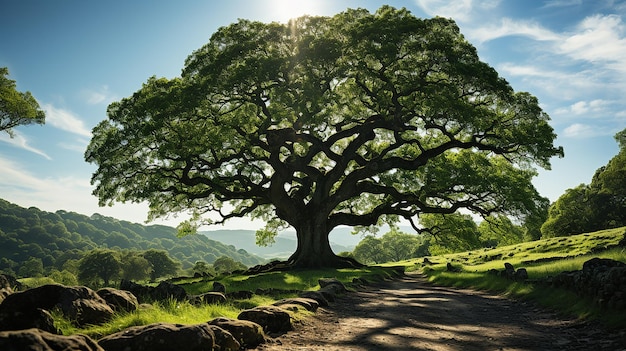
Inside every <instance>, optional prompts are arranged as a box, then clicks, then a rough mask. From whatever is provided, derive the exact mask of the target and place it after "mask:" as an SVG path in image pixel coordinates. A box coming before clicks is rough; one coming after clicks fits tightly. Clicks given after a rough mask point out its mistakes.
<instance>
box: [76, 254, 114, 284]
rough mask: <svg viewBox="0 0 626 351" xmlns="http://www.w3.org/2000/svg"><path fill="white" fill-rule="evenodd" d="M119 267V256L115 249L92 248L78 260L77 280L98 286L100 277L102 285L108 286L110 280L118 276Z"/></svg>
mask: <svg viewBox="0 0 626 351" xmlns="http://www.w3.org/2000/svg"><path fill="white" fill-rule="evenodd" d="M121 269H122V267H121V262H120V258H119V256H118V255H117V253H116V252H115V251H112V250H101V249H98V250H93V251H91V252H89V253H88V254H87V255H85V257H83V258H82V259H81V260H80V265H79V266H78V280H79V281H80V282H81V283H83V284H89V285H93V286H99V285H100V279H101V280H102V282H103V283H104V286H110V282H111V280H112V279H115V278H117V277H119V275H120V273H121Z"/></svg>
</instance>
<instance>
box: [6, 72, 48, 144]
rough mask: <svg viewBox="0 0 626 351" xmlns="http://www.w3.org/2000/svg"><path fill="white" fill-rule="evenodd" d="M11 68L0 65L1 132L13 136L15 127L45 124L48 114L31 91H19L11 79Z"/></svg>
mask: <svg viewBox="0 0 626 351" xmlns="http://www.w3.org/2000/svg"><path fill="white" fill-rule="evenodd" d="M8 75H9V69H8V68H6V67H0V132H1V131H5V132H7V133H9V135H10V136H13V127H16V126H19V125H27V124H33V123H35V124H44V122H45V118H46V115H45V113H44V112H43V111H42V110H40V109H39V103H37V100H35V98H34V97H33V96H32V95H31V93H30V92H28V91H27V92H25V93H23V92H19V91H17V89H16V85H15V81H14V80H11V79H9V77H8Z"/></svg>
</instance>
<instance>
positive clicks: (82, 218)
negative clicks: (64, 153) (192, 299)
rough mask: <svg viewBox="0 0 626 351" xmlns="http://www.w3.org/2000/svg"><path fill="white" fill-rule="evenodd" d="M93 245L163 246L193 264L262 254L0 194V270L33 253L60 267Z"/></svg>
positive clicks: (252, 261)
mask: <svg viewBox="0 0 626 351" xmlns="http://www.w3.org/2000/svg"><path fill="white" fill-rule="evenodd" d="M95 248H111V249H128V250H140V251H141V250H149V249H157V250H165V251H167V252H168V254H169V256H170V257H172V258H175V259H176V260H178V261H180V262H181V263H182V268H183V269H184V268H189V267H191V266H192V265H193V264H194V263H195V262H196V261H205V262H207V263H213V262H214V261H215V260H216V259H217V258H219V257H221V256H228V257H230V258H232V259H234V260H235V261H239V262H242V263H243V264H245V265H247V266H252V265H256V264H260V263H263V262H265V260H264V259H262V258H260V257H258V256H255V255H253V254H250V253H248V252H247V251H245V250H243V249H239V250H238V249H237V248H235V247H234V246H232V245H225V244H223V243H221V242H218V241H215V240H211V239H209V238H207V237H206V236H204V235H190V236H186V237H183V238H178V237H176V229H175V228H172V227H168V226H162V225H149V226H145V225H141V224H137V223H131V222H127V221H120V220H117V219H115V218H111V217H105V216H102V215H99V214H94V215H92V216H86V215H82V214H78V213H75V212H67V211H64V210H59V211H56V212H54V213H52V212H46V211H41V210H39V209H38V208H35V207H30V208H23V207H20V206H18V205H15V204H12V203H10V202H8V201H5V200H2V199H0V271H17V268H18V267H20V266H21V265H22V264H23V263H24V262H26V261H27V260H29V259H31V258H32V257H35V258H41V260H42V261H43V265H44V268H46V269H47V268H57V269H61V268H62V265H63V263H64V262H65V261H67V259H69V258H74V256H75V255H73V253H78V252H85V251H88V250H91V249H95Z"/></svg>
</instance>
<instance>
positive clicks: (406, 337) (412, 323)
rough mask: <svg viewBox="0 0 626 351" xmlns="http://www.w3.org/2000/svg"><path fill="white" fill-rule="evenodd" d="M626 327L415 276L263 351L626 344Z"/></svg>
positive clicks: (363, 295)
mask: <svg viewBox="0 0 626 351" xmlns="http://www.w3.org/2000/svg"><path fill="white" fill-rule="evenodd" d="M625 337H626V335H625V334H624V332H623V331H621V332H620V331H613V332H609V331H607V330H604V329H602V328H601V327H600V326H597V325H595V324H592V323H588V322H580V321H575V320H571V319H563V318H561V317H559V316H557V315H556V314H554V313H550V312H548V311H545V310H543V309H540V308H537V307H535V306H534V305H532V304H529V303H525V302H520V301H515V300H510V299H507V298H503V297H499V296H494V295H490V294H487V293H482V292H477V291H473V290H466V289H456V288H445V287H436V286H431V285H430V284H428V283H427V282H426V280H425V279H423V277H421V276H419V275H416V274H412V275H407V276H406V277H403V278H401V279H397V280H394V281H389V282H385V283H383V284H380V285H378V286H372V287H369V288H367V290H364V291H359V292H356V293H349V294H346V295H344V296H341V297H339V298H338V299H337V301H335V302H332V303H331V306H330V307H328V308H324V309H319V310H318V313H317V314H316V315H315V316H314V317H311V318H308V319H306V320H305V321H303V323H302V324H301V325H298V326H297V327H296V330H295V331H293V332H290V333H288V334H285V335H283V336H281V337H279V338H278V339H276V340H275V342H274V343H270V344H267V345H263V346H260V347H259V348H258V349H259V350H266V351H276V350H312V351H313V350H338V351H342V350H351V351H372V350H392V351H396V350H397V351H400V350H432V351H443V350H470V351H471V350H626V341H625V340H624V338H625Z"/></svg>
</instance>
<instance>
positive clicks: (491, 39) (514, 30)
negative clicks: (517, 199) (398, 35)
mask: <svg viewBox="0 0 626 351" xmlns="http://www.w3.org/2000/svg"><path fill="white" fill-rule="evenodd" d="M0 3H1V6H0V7H1V8H2V11H0V67H1V66H7V67H8V68H9V72H10V77H11V78H12V79H14V80H16V81H17V86H18V90H20V91H30V92H31V93H32V94H33V95H34V96H35V98H36V99H37V100H38V101H39V103H40V105H41V106H42V108H43V109H44V110H45V111H46V114H47V116H46V124H45V125H44V126H22V127H18V128H16V129H15V134H16V135H15V137H14V138H13V139H10V138H9V137H8V135H6V133H1V134H0V198H3V199H5V200H7V201H10V202H13V203H16V204H18V205H20V206H23V207H31V206H35V207H38V208H40V209H42V210H46V211H56V210H58V209H64V210H68V211H75V212H78V213H82V214H86V215H91V214H92V213H100V214H103V215H108V216H113V217H116V218H119V219H124V220H129V221H133V222H139V223H141V222H143V221H144V220H145V219H146V213H147V206H145V205H142V204H125V205H116V206H113V207H106V208H100V207H98V205H97V199H96V198H95V197H93V196H92V195H91V191H92V189H93V187H92V186H91V185H90V183H89V179H90V177H91V174H92V173H93V172H94V171H95V166H94V165H91V164H87V163H86V162H85V161H84V159H83V152H84V149H85V147H86V146H87V144H88V142H89V140H90V135H91V129H92V128H93V127H94V126H95V125H96V124H97V123H98V122H100V121H101V120H103V119H105V118H106V107H107V105H108V104H109V103H111V102H112V101H116V100H119V99H121V98H123V97H127V96H129V95H131V94H132V93H133V92H135V91H136V90H138V89H139V88H140V87H141V84H142V83H143V82H145V81H146V80H147V79H148V78H149V77H150V76H153V75H155V76H158V77H161V76H163V77H168V78H172V77H175V76H178V75H179V74H180V71H181V69H182V68H183V64H184V60H185V58H186V57H187V56H188V55H189V54H191V53H192V52H193V51H194V50H196V49H198V48H200V47H201V46H202V45H203V44H205V43H206V42H207V41H208V39H209V37H210V36H211V34H212V33H213V32H215V31H216V30H217V28H219V27H220V26H225V25H228V24H230V23H233V22H235V21H236V20H237V19H238V18H246V19H252V20H260V21H264V22H270V21H280V22H286V21H287V19H289V18H291V17H297V16H300V15H302V14H312V15H332V14H335V13H337V12H341V11H343V10H345V9H346V8H356V7H362V8H367V9H369V10H370V11H372V12H373V11H375V10H376V9H377V8H379V7H380V6H381V5H383V4H389V5H392V6H394V7H398V8H399V7H406V8H407V9H408V10H410V11H411V12H412V13H413V14H414V15H416V16H418V17H433V16H436V15H440V16H444V17H451V18H453V19H455V20H456V21H457V23H458V25H459V27H460V28H461V32H462V33H463V34H464V35H465V37H466V38H467V39H468V40H469V41H470V42H471V43H472V44H473V45H474V46H476V48H477V49H478V53H479V55H480V57H481V59H482V60H483V61H485V62H487V63H489V64H490V65H491V66H493V67H494V68H495V69H496V70H497V71H498V72H499V73H500V75H501V76H503V77H504V78H506V79H507V80H508V81H509V82H510V83H511V85H512V86H513V88H514V89H515V90H517V91H528V92H530V93H532V94H533V95H535V96H537V97H538V99H539V101H540V103H541V105H542V107H543V109H544V110H545V111H546V112H547V113H548V114H549V115H550V116H551V118H552V126H553V127H554V129H555V130H556V132H557V134H558V139H557V141H556V144H557V145H561V146H563V147H564V149H565V157H564V158H563V159H554V160H553V162H552V170H551V171H544V170H540V171H539V176H538V177H537V178H536V179H535V181H534V184H535V186H536V187H537V189H538V190H539V192H540V193H541V194H542V195H543V196H546V197H548V198H549V199H550V200H552V201H554V200H556V199H557V198H558V197H559V196H560V195H561V194H563V193H564V191H565V190H566V189H568V188H573V187H575V186H577V185H578V184H580V183H587V184H588V183H590V182H591V177H592V176H593V174H594V172H595V170H596V169H598V168H599V167H601V166H603V165H605V164H606V163H607V162H608V160H609V159H610V158H612V157H613V156H615V155H616V154H617V152H618V146H617V144H616V142H615V140H614V139H613V136H614V135H615V133H616V132H618V131H620V130H622V129H624V128H626V99H624V96H626V1H618V0H615V1H608V0H606V1H605V0H549V1H534V0H525V1H518V0H502V1H498V0H457V1H447V0H406V1H387V2H383V1H356V0H341V1H339V0H328V1H326V0H323V1H303V0H301V1H289V0H230V1H200V0H196V1H187V0H181V1H165V0H136V1H121V0H109V1H83V0H63V1H48V0H38V1H35V0H0ZM179 221H180V218H169V219H167V220H163V221H159V222H157V223H164V224H169V225H176V224H177V223H178V222H179ZM258 225H259V224H258V223H251V222H249V221H247V220H242V221H235V222H231V223H230V224H228V225H227V226H226V227H225V228H233V229H234V228H245V229H252V228H256V227H258Z"/></svg>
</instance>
